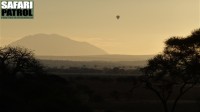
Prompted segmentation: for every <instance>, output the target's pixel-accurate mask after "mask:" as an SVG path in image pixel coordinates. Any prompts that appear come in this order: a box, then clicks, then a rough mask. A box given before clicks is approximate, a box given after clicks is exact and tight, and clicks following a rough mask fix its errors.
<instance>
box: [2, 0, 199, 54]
mask: <svg viewBox="0 0 200 112" xmlns="http://www.w3.org/2000/svg"><path fill="white" fill-rule="evenodd" d="M34 5H35V6H34V7H35V9H34V19H31V20H30V19H28V20H20V19H18V20H16V19H10V20H6V19H1V20H0V44H1V45H7V44H9V43H11V42H13V41H16V40H18V39H20V38H22V37H24V36H27V35H34V34H38V33H45V34H59V35H62V36H65V37H68V38H71V39H73V40H77V41H84V42H88V43H91V44H93V45H95V46H97V47H99V48H101V49H103V50H105V51H107V52H108V53H110V54H128V55H145V54H157V53H160V52H161V51H162V49H163V47H164V41H165V40H166V39H168V38H170V37H172V36H180V37H184V36H187V35H189V34H190V33H191V31H193V30H195V29H197V28H200V0H35V1H34ZM116 15H120V19H116Z"/></svg>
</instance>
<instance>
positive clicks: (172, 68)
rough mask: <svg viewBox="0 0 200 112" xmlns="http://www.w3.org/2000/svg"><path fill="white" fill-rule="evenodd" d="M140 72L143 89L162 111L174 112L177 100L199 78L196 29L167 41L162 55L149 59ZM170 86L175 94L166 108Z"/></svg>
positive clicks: (199, 47)
mask: <svg viewBox="0 0 200 112" xmlns="http://www.w3.org/2000/svg"><path fill="white" fill-rule="evenodd" d="M141 70H142V72H143V73H145V75H144V77H143V81H144V82H145V84H146V87H147V88H148V89H150V90H152V91H153V92H154V93H155V94H156V95H157V96H158V97H159V99H160V100H161V102H162V104H163V106H164V110H165V112H174V111H175V108H176V105H177V103H178V101H179V100H180V98H181V97H182V96H183V95H184V94H185V93H186V92H187V91H189V90H190V89H191V88H193V87H194V86H195V85H197V84H198V82H199V79H200V29H198V30H196V31H194V32H193V33H192V34H191V35H189V36H187V37H186V38H180V37H172V38H170V39H168V40H167V41H166V42H165V48H164V51H163V53H161V54H158V55H157V56H155V57H154V58H153V59H150V60H149V61H148V65H147V66H146V67H144V68H142V69H141ZM174 87H176V88H179V89H178V91H179V92H178V94H177V96H176V97H175V98H174V99H173V105H172V107H171V108H169V106H168V103H169V98H170V96H171V94H172V93H173V88H174ZM173 97H174V96H173Z"/></svg>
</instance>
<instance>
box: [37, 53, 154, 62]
mask: <svg viewBox="0 0 200 112" xmlns="http://www.w3.org/2000/svg"><path fill="white" fill-rule="evenodd" d="M153 57H154V55H117V54H115V55H114V54H113V55H87V56H37V58H38V59H41V60H65V61H66V60H68V61H106V62H111V61H112V62H122V61H125V62H129V61H130V62H132V61H147V60H149V59H151V58H153Z"/></svg>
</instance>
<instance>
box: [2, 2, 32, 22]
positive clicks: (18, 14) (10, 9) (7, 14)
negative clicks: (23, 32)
mask: <svg viewBox="0 0 200 112" xmlns="http://www.w3.org/2000/svg"><path fill="white" fill-rule="evenodd" d="M33 17H34V1H33V0H20V1H14V0H1V19H33Z"/></svg>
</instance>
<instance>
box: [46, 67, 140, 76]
mask: <svg viewBox="0 0 200 112" xmlns="http://www.w3.org/2000/svg"><path fill="white" fill-rule="evenodd" d="M45 70H46V71H47V72H49V73H81V74H84V73H98V74H132V75H134V74H135V75H139V74H141V72H140V71H139V70H138V69H136V68H135V69H125V68H121V67H113V68H103V69H98V68H87V67H69V68H56V67H54V68H46V69H45Z"/></svg>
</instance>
